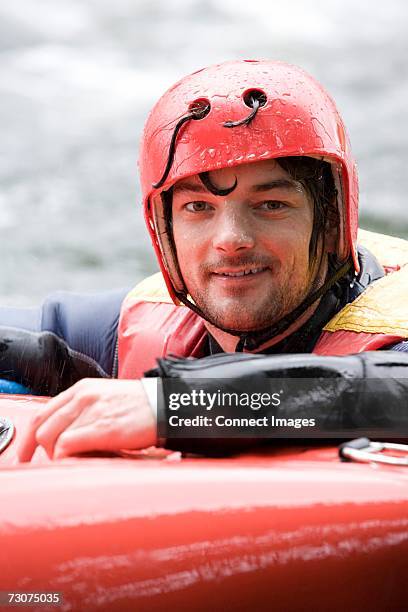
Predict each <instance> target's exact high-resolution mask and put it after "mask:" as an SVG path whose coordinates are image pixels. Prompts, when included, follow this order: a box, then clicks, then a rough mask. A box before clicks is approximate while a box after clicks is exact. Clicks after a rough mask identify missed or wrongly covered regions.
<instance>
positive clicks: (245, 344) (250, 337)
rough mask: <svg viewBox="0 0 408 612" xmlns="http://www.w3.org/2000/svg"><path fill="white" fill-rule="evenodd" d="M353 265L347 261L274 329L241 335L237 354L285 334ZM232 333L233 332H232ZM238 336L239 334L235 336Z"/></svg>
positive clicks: (273, 327)
mask: <svg viewBox="0 0 408 612" xmlns="http://www.w3.org/2000/svg"><path fill="white" fill-rule="evenodd" d="M351 267H352V263H351V261H350V260H349V261H346V263H344V264H343V265H341V266H340V268H338V269H337V270H336V271H335V272H334V273H333V274H332V276H330V278H328V279H327V280H326V281H325V282H324V283H323V285H322V286H321V287H319V289H316V291H313V293H310V294H309V295H308V296H307V297H306V298H305V299H304V300H303V302H301V303H300V304H299V306H297V308H295V310H292V312H290V313H289V314H288V315H286V317H283V318H282V319H280V321H278V323H277V324H276V325H274V326H272V327H266V328H264V329H259V330H256V331H253V332H244V333H242V332H241V333H240V334H239V342H238V344H237V346H236V349H235V352H237V353H242V352H243V351H244V350H247V351H254V350H256V349H257V348H259V347H260V346H262V344H265V342H268V341H269V340H272V339H273V338H276V336H279V334H281V333H283V332H284V331H285V330H287V329H288V327H290V326H291V325H292V324H293V323H294V322H295V321H297V319H299V317H301V316H302V314H303V313H305V312H306V310H307V309H308V308H310V306H311V305H312V304H313V303H314V302H316V300H318V299H319V298H321V297H322V295H324V294H325V293H327V292H328V291H330V289H331V288H332V287H333V285H335V284H336V283H337V281H339V280H340V279H341V278H343V276H345V275H346V274H347V272H348V271H349V270H350V269H351ZM230 333H232V332H230ZM233 335H238V334H235V333H234V334H233Z"/></svg>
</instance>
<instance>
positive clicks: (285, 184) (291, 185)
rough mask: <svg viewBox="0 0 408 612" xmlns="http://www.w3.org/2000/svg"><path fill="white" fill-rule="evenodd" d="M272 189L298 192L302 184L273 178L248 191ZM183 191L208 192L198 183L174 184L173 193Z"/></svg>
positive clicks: (256, 191) (253, 186)
mask: <svg viewBox="0 0 408 612" xmlns="http://www.w3.org/2000/svg"><path fill="white" fill-rule="evenodd" d="M272 189H286V190H288V191H297V192H299V191H301V190H302V186H301V184H300V183H299V181H295V180H292V179H275V180H273V181H268V182H267V183H261V184H260V185H252V187H251V188H250V191H252V192H254V193H259V192H262V191H271V190H272ZM184 191H189V192H192V193H208V190H207V189H206V188H205V187H204V185H200V184H199V183H191V182H190V183H189V182H183V183H180V184H179V185H175V186H174V190H173V193H181V192H184Z"/></svg>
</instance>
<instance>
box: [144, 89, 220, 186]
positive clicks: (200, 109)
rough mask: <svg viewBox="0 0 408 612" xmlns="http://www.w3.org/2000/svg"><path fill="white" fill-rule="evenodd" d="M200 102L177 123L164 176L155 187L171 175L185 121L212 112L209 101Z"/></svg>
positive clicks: (162, 183) (200, 117)
mask: <svg viewBox="0 0 408 612" xmlns="http://www.w3.org/2000/svg"><path fill="white" fill-rule="evenodd" d="M198 102H200V101H197V102H196V103H193V104H192V105H191V106H190V111H189V112H188V113H187V115H184V117H181V119H179V121H178V122H177V124H176V127H175V128H174V132H173V134H172V137H171V141H170V147H169V152H168V155H167V163H166V167H165V169H164V172H163V176H162V177H161V179H160V180H159V181H158V182H157V183H153V187H154V188H155V189H158V188H159V187H161V186H162V185H164V182H165V180H166V179H167V177H168V175H169V172H170V170H171V167H172V165H173V161H174V154H175V152H176V140H177V136H178V133H179V131H180V129H181V128H182V127H183V125H184V124H185V123H187V121H191V120H192V119H194V120H197V119H203V118H204V117H205V116H206V115H208V113H209V112H210V103H209V102H207V103H204V104H203V103H200V104H199V103H198Z"/></svg>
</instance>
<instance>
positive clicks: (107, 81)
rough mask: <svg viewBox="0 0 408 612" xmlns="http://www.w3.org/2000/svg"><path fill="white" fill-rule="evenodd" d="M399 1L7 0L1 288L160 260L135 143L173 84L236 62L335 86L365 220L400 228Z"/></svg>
mask: <svg viewBox="0 0 408 612" xmlns="http://www.w3.org/2000/svg"><path fill="white" fill-rule="evenodd" d="M407 18H408V4H407V3H406V2H404V0H389V1H388V2H387V3H374V2H369V1H368V0H360V1H359V2H358V3H356V2H354V0H353V1H352V0H332V1H331V2H323V1H321V0H308V2H304V1H303V0H287V1H286V2H285V3H274V2H270V1H268V0H258V1H257V2H256V3H254V2H252V3H251V2H248V0H231V1H230V0H224V1H219V2H215V1H210V0H201V1H198V0H197V1H196V0H190V1H189V0H178V1H177V0H175V1H174V0H173V1H171V2H169V1H164V0H159V1H155V2H153V1H151V0H149V1H147V0H146V1H142V0H139V1H136V0H132V1H131V0H116V1H115V2H112V1H111V0H109V2H108V1H107V0H59V1H58V2H55V0H3V2H2V3H1V4H0V95H1V114H0V126H1V138H0V241H1V243H0V254H1V272H2V274H1V276H0V292H1V301H2V303H3V304H8V303H13V304H17V303H19V304H33V303H36V302H38V301H39V300H40V299H42V298H43V297H44V296H45V295H46V294H47V293H49V292H50V291H52V290H54V289H57V288H58V289H60V288H63V289H70V290H81V291H84V290H85V291H95V290H100V289H105V288H111V287H119V286H123V285H132V284H133V283H134V282H135V281H136V280H138V279H140V278H141V277H142V276H144V275H145V274H146V273H149V272H151V271H153V270H154V269H155V262H154V257H153V254H152V251H151V249H150V247H149V245H148V240H147V237H146V234H145V231H144V227H143V223H142V219H141V214H140V207H139V205H138V202H139V198H140V195H139V186H138V181H137V167H136V160H137V145H138V138H139V134H140V130H141V127H142V124H143V121H144V119H145V117H146V114H147V111H148V109H149V107H150V106H151V105H152V103H153V102H154V100H155V99H156V98H157V97H158V96H159V95H160V93H161V92H162V91H164V89H165V88H167V87H168V86H169V85H170V84H171V83H172V82H174V80H176V79H178V78H179V77H180V76H182V75H183V74H185V73H187V72H190V71H192V70H195V69H197V68H200V67H202V66H204V65H206V64H209V63H212V62H216V61H222V60H225V59H231V58H234V57H246V58H251V57H273V58H277V59H284V60H287V61H290V62H294V63H297V64H300V65H302V66H303V67H305V68H306V69H307V70H309V71H310V72H312V73H313V74H314V75H315V76H317V77H318V79H319V80H320V81H321V82H322V83H323V84H324V85H325V86H326V87H327V88H328V89H329V91H330V92H331V93H332V94H333V95H334V97H335V99H336V100H337V103H338V105H339V107H340V109H341V111H342V113H343V115H344V118H345V120H346V123H347V125H348V127H349V132H350V135H351V139H352V144H353V148H354V151H355V155H356V157H357V160H358V163H359V170H360V178H361V191H362V211H363V214H364V219H365V224H366V225H367V223H369V224H370V225H371V226H372V225H373V224H374V225H376V226H378V227H379V228H381V229H383V230H384V229H385V230H387V229H390V230H391V231H392V232H393V233H396V234H400V235H407V234H408V229H407V228H408V207H407V205H406V193H407V190H408V172H407V171H406V168H407V166H408V148H407V146H406V142H405V135H406V133H407V131H408V130H407V127H408V105H407V103H406V100H407V99H408V79H407V72H408V64H407V57H408V37H407V35H406V32H407Z"/></svg>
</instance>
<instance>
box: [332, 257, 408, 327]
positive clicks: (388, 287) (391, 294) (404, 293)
mask: <svg viewBox="0 0 408 612" xmlns="http://www.w3.org/2000/svg"><path fill="white" fill-rule="evenodd" d="M407 297H408V266H404V267H403V268H401V270H398V272H393V273H392V274H388V276H384V277H383V278H380V279H379V280H377V281H375V282H374V283H372V284H371V285H369V286H368V287H367V289H366V290H365V291H364V293H362V294H361V295H359V296H358V298H357V299H356V300H354V302H351V304H347V306H345V307H344V308H343V309H342V310H340V312H338V313H337V314H336V315H335V316H334V317H333V318H332V319H331V320H330V321H329V322H328V324H327V325H326V326H325V327H324V330H325V331H329V332H335V331H339V330H345V331H354V332H365V333H368V334H390V335H394V336H401V337H402V338H408V299H407Z"/></svg>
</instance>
